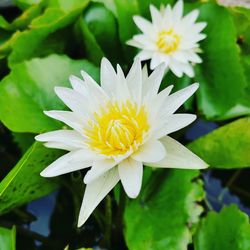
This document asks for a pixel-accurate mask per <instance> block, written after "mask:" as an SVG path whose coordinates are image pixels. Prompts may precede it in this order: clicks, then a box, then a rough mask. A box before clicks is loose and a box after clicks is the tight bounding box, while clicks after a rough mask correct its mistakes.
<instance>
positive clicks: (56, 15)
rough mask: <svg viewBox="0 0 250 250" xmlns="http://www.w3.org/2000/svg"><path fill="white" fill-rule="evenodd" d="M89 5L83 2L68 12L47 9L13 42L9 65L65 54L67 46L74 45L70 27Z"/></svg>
mask: <svg viewBox="0 0 250 250" xmlns="http://www.w3.org/2000/svg"><path fill="white" fill-rule="evenodd" d="M87 3H88V1H87V0H85V1H82V4H81V6H80V7H79V8H75V9H72V10H71V11H67V12H65V11H64V10H63V9H61V8H53V7H50V8H48V9H46V11H45V12H44V13H43V15H41V16H39V17H37V18H35V19H34V20H33V21H32V22H31V24H30V25H29V29H28V30H25V31H23V32H19V33H18V34H17V35H16V37H15V39H14V40H13V41H12V43H11V49H12V52H11V54H10V56H9V59H8V63H9V65H10V66H12V65H14V64H17V63H20V62H22V61H23V60H27V59H30V58H33V57H40V56H46V55H48V54H51V53H62V52H64V51H65V49H66V47H67V44H71V45H72V37H71V36H72V28H70V27H68V26H69V25H70V24H72V23H73V22H74V21H75V20H76V18H77V17H78V16H79V15H80V14H81V11H82V9H83V8H84V7H85V6H87ZM67 27H68V28H67Z"/></svg>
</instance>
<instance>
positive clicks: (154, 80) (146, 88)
mask: <svg viewBox="0 0 250 250" xmlns="http://www.w3.org/2000/svg"><path fill="white" fill-rule="evenodd" d="M165 69H166V66H165V64H164V63H161V64H160V65H159V66H158V67H157V68H156V69H155V70H154V71H153V72H152V73H151V75H150V76H149V77H148V79H147V80H146V81H145V82H144V83H143V92H144V93H143V95H146V94H149V95H150V96H155V95H156V94H157V93H158V90H159V88H160V85H161V81H162V79H163V76H164V73H165Z"/></svg>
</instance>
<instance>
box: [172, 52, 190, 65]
mask: <svg viewBox="0 0 250 250" xmlns="http://www.w3.org/2000/svg"><path fill="white" fill-rule="evenodd" d="M172 57H173V58H174V60H175V61H179V62H182V63H187V62H188V57H187V55H186V52H183V51H181V50H177V51H175V52H173V53H172Z"/></svg>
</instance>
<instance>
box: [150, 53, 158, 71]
mask: <svg viewBox="0 0 250 250" xmlns="http://www.w3.org/2000/svg"><path fill="white" fill-rule="evenodd" d="M160 64H161V58H160V55H159V53H157V52H156V53H154V54H153V56H152V59H151V61H150V69H151V70H154V69H155V68H156V67H157V66H158V65H160Z"/></svg>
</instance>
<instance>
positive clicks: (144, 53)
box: [136, 50, 153, 61]
mask: <svg viewBox="0 0 250 250" xmlns="http://www.w3.org/2000/svg"><path fill="white" fill-rule="evenodd" d="M152 55H153V53H152V51H148V50H142V51H140V52H139V53H138V54H137V55H136V57H138V58H139V59H140V60H141V61H145V60H148V59H150V58H151V57H152Z"/></svg>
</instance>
